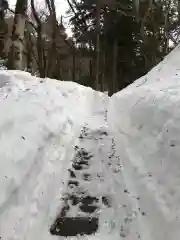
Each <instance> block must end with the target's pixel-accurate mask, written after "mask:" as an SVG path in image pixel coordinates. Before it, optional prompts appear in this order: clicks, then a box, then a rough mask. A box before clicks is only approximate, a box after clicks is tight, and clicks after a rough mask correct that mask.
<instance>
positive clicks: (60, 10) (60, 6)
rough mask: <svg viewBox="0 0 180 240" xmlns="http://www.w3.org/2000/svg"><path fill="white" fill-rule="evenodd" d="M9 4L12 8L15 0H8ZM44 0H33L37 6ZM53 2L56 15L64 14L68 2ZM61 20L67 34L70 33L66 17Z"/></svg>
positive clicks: (57, 0) (58, 0)
mask: <svg viewBox="0 0 180 240" xmlns="http://www.w3.org/2000/svg"><path fill="white" fill-rule="evenodd" d="M8 2H9V5H10V7H11V8H12V9H14V8H15V4H16V0H8ZM44 2H45V0H35V3H37V4H38V6H40V7H42V6H43V5H44ZM55 4H56V13H57V17H58V18H59V17H60V16H61V15H63V16H65V13H66V11H67V9H68V3H67V1H66V0H55ZM63 22H64V23H65V26H66V27H67V34H68V35H69V36H71V35H72V32H71V29H70V27H69V25H68V23H67V22H68V19H67V18H65V17H64V18H63Z"/></svg>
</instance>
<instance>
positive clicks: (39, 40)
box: [31, 0, 46, 78]
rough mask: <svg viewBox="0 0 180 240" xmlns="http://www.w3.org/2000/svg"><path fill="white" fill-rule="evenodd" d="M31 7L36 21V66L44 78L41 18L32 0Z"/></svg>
mask: <svg viewBox="0 0 180 240" xmlns="http://www.w3.org/2000/svg"><path fill="white" fill-rule="evenodd" d="M31 9H32V13H33V16H34V18H35V20H36V23H37V28H36V30H37V54H38V68H39V75H40V77H41V78H45V76H46V69H45V60H46V59H45V55H44V54H45V53H44V45H43V44H44V43H43V39H42V24H41V20H40V19H39V17H38V14H37V12H36V9H35V5H34V0H31Z"/></svg>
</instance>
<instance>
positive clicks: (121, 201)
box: [50, 105, 145, 240]
mask: <svg viewBox="0 0 180 240" xmlns="http://www.w3.org/2000/svg"><path fill="white" fill-rule="evenodd" d="M101 107H103V105H102V106H101ZM93 110H95V112H92V116H93V117H92V118H94V119H90V121H89V122H88V121H87V122H86V126H85V127H83V128H82V131H81V135H80V137H79V142H78V143H77V145H76V146H75V151H76V155H75V156H74V158H73V159H72V165H71V167H70V168H69V169H68V171H69V179H68V181H67V182H66V183H65V185H66V186H65V188H64V191H63V196H62V200H61V204H60V205H61V210H60V211H59V213H58V214H57V218H56V220H55V221H54V223H53V225H52V226H51V229H50V231H51V233H52V234H53V235H56V236H74V235H76V234H83V233H84V234H87V235H88V236H87V235H86V236H85V237H81V238H82V239H109V240H110V239H115V240H116V239H117V240H119V239H123V238H125V237H126V239H133V240H136V239H140V234H139V233H138V230H137V229H138V228H137V226H136V215H137V214H136V213H135V212H133V210H132V206H131V202H130V201H129V197H128V195H129V192H128V189H127V188H126V186H125V184H124V180H123V175H122V173H121V171H122V169H121V167H122V166H121V161H120V157H119V156H117V155H116V149H115V148H116V145H115V141H114V139H113V137H112V135H111V133H110V132H109V129H108V127H107V123H106V111H105V110H106V106H104V113H103V111H100V112H97V108H95V109H93ZM103 116H104V118H103ZM97 119H98V120H99V121H97ZM87 120H88V119H87ZM92 123H93V124H92ZM144 215H145V213H144ZM94 233H95V235H94ZM61 238H62V239H64V238H63V237H61ZM61 238H60V239H61ZM81 238H79V237H78V238H77V237H75V238H70V239H81Z"/></svg>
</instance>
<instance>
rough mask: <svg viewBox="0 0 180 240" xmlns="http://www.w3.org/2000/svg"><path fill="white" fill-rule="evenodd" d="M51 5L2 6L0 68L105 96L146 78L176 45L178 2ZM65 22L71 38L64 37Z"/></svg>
mask: <svg viewBox="0 0 180 240" xmlns="http://www.w3.org/2000/svg"><path fill="white" fill-rule="evenodd" d="M65 1H67V3H68V6H69V9H68V11H67V13H66V16H61V17H60V18H59V17H57V16H58V9H57V7H56V4H55V1H54V0H44V6H43V7H41V8H38V7H37V5H36V4H35V1H34V0H30V1H28V0H17V1H16V7H15V11H14V10H12V9H11V8H10V6H9V4H8V1H7V0H0V63H1V65H2V66H1V67H2V68H6V69H9V70H14V69H15V70H23V71H28V72H30V73H31V74H32V75H36V76H39V77H41V78H45V77H48V78H52V79H58V80H63V81H68V80H70V81H74V82H78V83H80V84H82V85H85V86H90V87H92V88H94V89H96V90H99V91H108V92H109V95H112V94H113V93H115V92H117V91H118V90H121V89H123V88H124V87H126V86H127V85H129V84H131V83H132V82H133V81H135V80H136V79H137V78H139V77H141V76H143V75H145V74H146V73H147V72H148V71H149V70H150V69H152V67H153V66H155V65H157V64H158V63H159V62H160V61H162V60H163V58H164V57H165V56H166V55H167V54H168V53H169V52H170V51H171V50H172V49H173V48H174V47H175V46H176V45H177V44H178V43H179V34H180V1H178V0H65ZM65 17H66V18H67V17H68V21H69V26H70V27H71V31H72V36H71V37H70V36H68V35H67V33H66V27H65V25H64V18H65Z"/></svg>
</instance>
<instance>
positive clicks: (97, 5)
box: [95, 0, 101, 90]
mask: <svg viewBox="0 0 180 240" xmlns="http://www.w3.org/2000/svg"><path fill="white" fill-rule="evenodd" d="M100 12H101V8H100V3H99V0H97V2H96V82H95V85H96V86H95V87H96V89H97V90H98V88H99V84H100V83H99V65H100Z"/></svg>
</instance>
